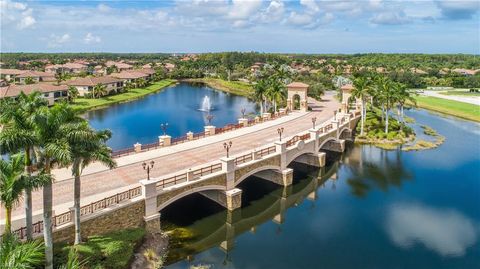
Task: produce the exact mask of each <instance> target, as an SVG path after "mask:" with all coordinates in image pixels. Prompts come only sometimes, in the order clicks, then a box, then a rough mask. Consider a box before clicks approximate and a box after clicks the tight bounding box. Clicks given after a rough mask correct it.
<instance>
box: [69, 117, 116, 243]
mask: <svg viewBox="0 0 480 269" xmlns="http://www.w3.org/2000/svg"><path fill="white" fill-rule="evenodd" d="M80 129H82V130H83V132H85V133H87V135H85V138H88V139H87V140H83V141H82V140H80V141H79V140H75V139H72V140H71V141H69V143H70V148H71V154H72V157H71V159H72V161H73V164H72V175H73V176H74V189H73V190H74V200H73V201H74V212H75V216H74V222H75V244H79V243H80V241H81V234H80V183H81V181H80V177H81V175H82V171H83V169H84V168H85V167H86V166H88V165H89V164H91V163H92V162H96V161H98V162H101V163H103V164H104V165H106V166H108V167H109V168H114V167H115V166H116V163H115V161H114V160H113V159H112V157H111V153H112V150H111V149H110V148H109V147H108V146H107V145H106V144H105V142H106V141H107V140H108V139H109V138H110V137H111V136H112V134H111V132H110V131H108V130H104V131H95V130H93V129H92V128H90V126H88V123H87V122H85V124H82V127H81V128H80Z"/></svg>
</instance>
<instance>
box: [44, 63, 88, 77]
mask: <svg viewBox="0 0 480 269" xmlns="http://www.w3.org/2000/svg"><path fill="white" fill-rule="evenodd" d="M45 71H46V72H51V73H57V74H58V73H68V74H79V73H82V72H87V71H88V67H87V66H86V65H84V64H80V63H65V64H53V65H47V66H45Z"/></svg>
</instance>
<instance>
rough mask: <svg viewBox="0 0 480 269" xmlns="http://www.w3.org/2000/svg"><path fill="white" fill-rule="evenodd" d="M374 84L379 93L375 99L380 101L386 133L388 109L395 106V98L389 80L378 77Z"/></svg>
mask: <svg viewBox="0 0 480 269" xmlns="http://www.w3.org/2000/svg"><path fill="white" fill-rule="evenodd" d="M376 84H377V85H376V86H377V87H378V92H379V97H377V98H378V99H380V100H381V104H382V111H383V113H384V115H385V133H388V119H389V113H390V109H391V108H392V107H393V105H394V104H395V101H396V98H397V96H396V93H395V88H394V86H393V83H392V81H391V80H389V79H387V78H385V77H380V78H379V79H377V81H376Z"/></svg>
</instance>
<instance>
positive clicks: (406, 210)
mask: <svg viewBox="0 0 480 269" xmlns="http://www.w3.org/2000/svg"><path fill="white" fill-rule="evenodd" d="M385 229H386V231H387V234H388V235H389V236H390V239H391V240H392V241H393V242H394V243H395V244H396V245H398V246H399V247H402V248H408V247H411V246H412V245H414V244H415V243H417V242H418V243H421V244H423V245H424V246H425V247H426V248H428V249H431V250H433V251H435V252H437V253H438V254H440V255H441V256H463V255H465V252H466V249H467V248H468V247H470V246H472V245H474V244H475V243H476V241H477V237H478V232H477V230H476V228H475V226H474V224H473V223H472V221H471V220H470V219H469V218H467V217H465V216H464V215H462V214H461V213H459V212H457V211H454V210H449V209H443V210H440V209H435V208H430V207H427V206H423V205H413V204H399V205H396V206H394V207H392V208H390V211H389V212H388V214H387V221H386V226H385Z"/></svg>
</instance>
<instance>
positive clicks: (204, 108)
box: [200, 95, 212, 112]
mask: <svg viewBox="0 0 480 269" xmlns="http://www.w3.org/2000/svg"><path fill="white" fill-rule="evenodd" d="M200 110H201V111H206V112H208V111H210V110H212V104H211V103H210V98H209V97H208V96H206V95H205V97H203V101H202V107H201V108H200Z"/></svg>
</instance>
